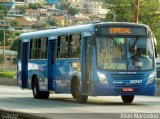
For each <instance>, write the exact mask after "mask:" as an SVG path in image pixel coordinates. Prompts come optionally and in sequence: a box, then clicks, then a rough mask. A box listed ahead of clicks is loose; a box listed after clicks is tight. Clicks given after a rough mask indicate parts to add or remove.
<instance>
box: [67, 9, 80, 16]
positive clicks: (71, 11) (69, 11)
mask: <svg viewBox="0 0 160 119" xmlns="http://www.w3.org/2000/svg"><path fill="white" fill-rule="evenodd" d="M78 13H79V10H78V9H76V8H72V7H70V8H69V9H68V14H69V15H71V16H74V15H76V14H78Z"/></svg>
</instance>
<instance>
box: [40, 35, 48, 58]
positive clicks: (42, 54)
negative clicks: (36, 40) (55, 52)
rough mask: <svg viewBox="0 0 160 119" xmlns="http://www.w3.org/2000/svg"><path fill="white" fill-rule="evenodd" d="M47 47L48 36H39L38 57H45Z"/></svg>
mask: <svg viewBox="0 0 160 119" xmlns="http://www.w3.org/2000/svg"><path fill="white" fill-rule="evenodd" d="M47 49H48V38H41V47H40V53H39V55H40V56H39V58H40V59H46V58H47Z"/></svg>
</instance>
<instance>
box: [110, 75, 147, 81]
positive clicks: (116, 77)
mask: <svg viewBox="0 0 160 119" xmlns="http://www.w3.org/2000/svg"><path fill="white" fill-rule="evenodd" d="M110 77H111V79H112V80H135V79H137V80H138V79H144V78H145V75H144V74H135V75H133V74H111V75H110Z"/></svg>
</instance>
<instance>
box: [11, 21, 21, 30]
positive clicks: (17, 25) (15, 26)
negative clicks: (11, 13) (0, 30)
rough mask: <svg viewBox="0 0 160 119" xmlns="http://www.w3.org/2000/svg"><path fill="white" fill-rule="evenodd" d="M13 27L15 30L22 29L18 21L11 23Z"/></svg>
mask: <svg viewBox="0 0 160 119" xmlns="http://www.w3.org/2000/svg"><path fill="white" fill-rule="evenodd" d="M11 26H12V27H14V28H17V27H20V23H19V22H18V21H16V20H13V21H11Z"/></svg>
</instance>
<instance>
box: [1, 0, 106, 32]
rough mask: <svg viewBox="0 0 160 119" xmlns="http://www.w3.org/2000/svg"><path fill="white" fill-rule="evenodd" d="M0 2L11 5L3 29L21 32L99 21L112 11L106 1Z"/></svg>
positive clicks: (40, 0)
mask: <svg viewBox="0 0 160 119" xmlns="http://www.w3.org/2000/svg"><path fill="white" fill-rule="evenodd" d="M0 5H1V6H5V7H6V8H7V13H6V15H0V16H2V17H1V18H0V29H12V30H16V31H19V32H30V31H36V30H40V29H49V28H55V27H66V26H72V25H77V24H86V23H91V22H97V21H100V20H103V19H104V18H105V15H106V14H107V12H108V10H107V9H104V8H103V3H102V2H96V1H91V0H90V1H89V0H88V1H84V0H1V1H0ZM1 10H2V9H1ZM0 14H1V13H0Z"/></svg>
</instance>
